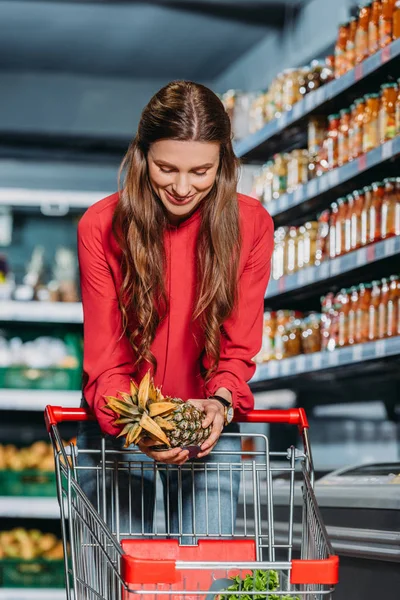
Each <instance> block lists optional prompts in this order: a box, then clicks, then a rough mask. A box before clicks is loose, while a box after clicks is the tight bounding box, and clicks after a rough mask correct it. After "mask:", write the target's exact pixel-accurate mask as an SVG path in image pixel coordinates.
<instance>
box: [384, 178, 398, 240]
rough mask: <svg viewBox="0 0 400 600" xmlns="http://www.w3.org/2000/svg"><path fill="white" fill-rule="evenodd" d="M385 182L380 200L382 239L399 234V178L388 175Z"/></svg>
mask: <svg viewBox="0 0 400 600" xmlns="http://www.w3.org/2000/svg"><path fill="white" fill-rule="evenodd" d="M383 183H384V184H385V195H384V197H383V201H382V221H381V234H382V239H385V238H387V237H392V236H394V235H400V197H399V196H400V178H398V177H388V178H387V179H385V180H384V182H383Z"/></svg>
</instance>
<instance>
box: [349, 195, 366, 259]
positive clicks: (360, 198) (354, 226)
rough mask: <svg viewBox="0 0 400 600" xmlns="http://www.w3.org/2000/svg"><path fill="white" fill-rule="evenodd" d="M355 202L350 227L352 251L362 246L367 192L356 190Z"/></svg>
mask: <svg viewBox="0 0 400 600" xmlns="http://www.w3.org/2000/svg"><path fill="white" fill-rule="evenodd" d="M353 197H354V202H353V206H352V210H351V225H350V239H351V242H350V245H351V250H356V249H357V248H360V246H361V219H362V212H363V208H364V204H365V191H364V190H363V189H360V190H354V192H353Z"/></svg>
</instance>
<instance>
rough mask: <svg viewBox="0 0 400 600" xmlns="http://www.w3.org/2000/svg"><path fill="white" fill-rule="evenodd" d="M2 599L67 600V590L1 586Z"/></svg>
mask: <svg viewBox="0 0 400 600" xmlns="http://www.w3.org/2000/svg"><path fill="white" fill-rule="evenodd" d="M0 600H66V594H65V590H59V589H46V588H37V589H34V588H21V589H19V588H0Z"/></svg>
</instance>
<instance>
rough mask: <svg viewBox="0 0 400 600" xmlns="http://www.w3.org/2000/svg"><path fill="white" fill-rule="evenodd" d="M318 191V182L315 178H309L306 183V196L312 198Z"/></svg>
mask: <svg viewBox="0 0 400 600" xmlns="http://www.w3.org/2000/svg"><path fill="white" fill-rule="evenodd" d="M317 193H318V182H317V180H316V179H311V181H309V182H308V183H307V196H308V198H309V199H310V198H314V196H316V195H317Z"/></svg>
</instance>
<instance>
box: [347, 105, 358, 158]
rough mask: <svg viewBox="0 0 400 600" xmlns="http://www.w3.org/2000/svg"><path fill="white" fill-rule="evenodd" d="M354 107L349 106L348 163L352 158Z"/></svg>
mask: <svg viewBox="0 0 400 600" xmlns="http://www.w3.org/2000/svg"><path fill="white" fill-rule="evenodd" d="M356 112H357V110H356V105H355V104H352V105H351V106H350V124H349V161H351V160H353V158H354V123H355V119H356Z"/></svg>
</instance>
